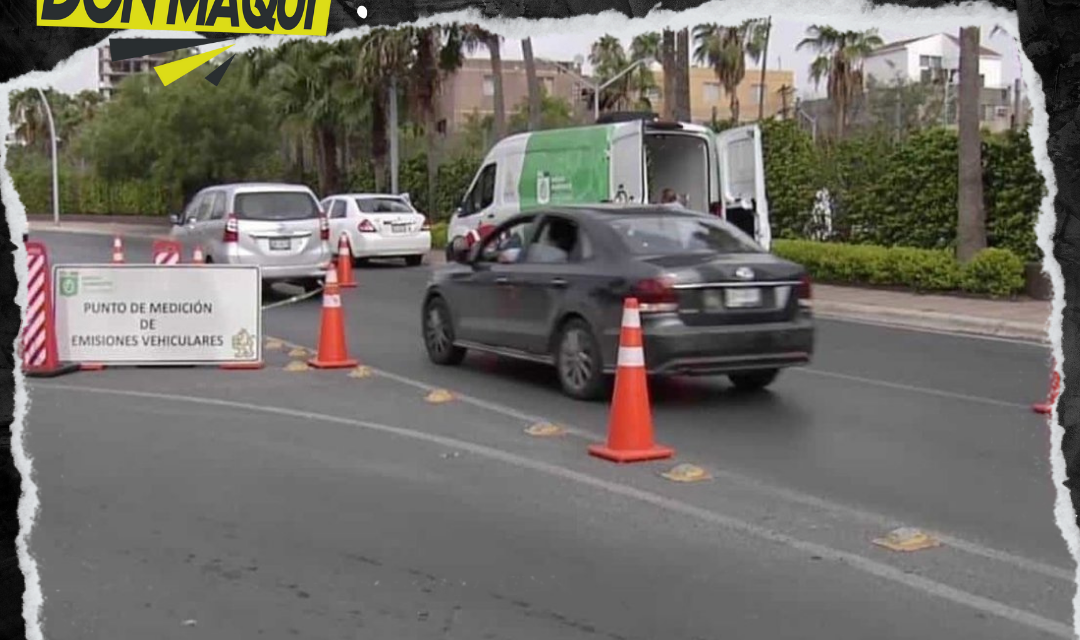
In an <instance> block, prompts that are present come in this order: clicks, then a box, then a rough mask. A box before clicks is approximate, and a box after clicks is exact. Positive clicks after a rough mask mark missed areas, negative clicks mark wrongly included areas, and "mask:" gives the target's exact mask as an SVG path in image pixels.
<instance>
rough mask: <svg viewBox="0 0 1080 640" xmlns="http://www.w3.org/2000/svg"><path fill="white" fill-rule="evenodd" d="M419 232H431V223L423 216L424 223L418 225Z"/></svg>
mask: <svg viewBox="0 0 1080 640" xmlns="http://www.w3.org/2000/svg"><path fill="white" fill-rule="evenodd" d="M420 230H421V231H431V223H430V222H428V219H427V216H424V222H423V223H422V224H421V225H420Z"/></svg>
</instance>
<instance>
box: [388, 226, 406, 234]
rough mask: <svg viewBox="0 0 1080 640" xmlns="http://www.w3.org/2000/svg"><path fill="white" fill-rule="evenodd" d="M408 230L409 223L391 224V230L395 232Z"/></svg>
mask: <svg viewBox="0 0 1080 640" xmlns="http://www.w3.org/2000/svg"><path fill="white" fill-rule="evenodd" d="M408 230H409V225H408V224H391V225H390V231H392V232H394V233H405V232H406V231H408Z"/></svg>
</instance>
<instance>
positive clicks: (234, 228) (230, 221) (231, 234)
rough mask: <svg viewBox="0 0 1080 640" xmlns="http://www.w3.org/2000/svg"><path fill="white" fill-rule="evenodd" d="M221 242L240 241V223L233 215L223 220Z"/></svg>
mask: <svg viewBox="0 0 1080 640" xmlns="http://www.w3.org/2000/svg"><path fill="white" fill-rule="evenodd" d="M221 239H222V241H223V242H227V243H229V242H238V241H239V240H240V221H239V220H237V219H236V214H235V213H230V214H229V217H228V218H226V220H225V235H224V236H222V238H221Z"/></svg>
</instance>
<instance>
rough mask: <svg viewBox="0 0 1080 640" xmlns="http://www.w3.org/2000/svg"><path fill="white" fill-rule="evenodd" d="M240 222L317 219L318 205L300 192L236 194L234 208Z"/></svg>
mask: <svg viewBox="0 0 1080 640" xmlns="http://www.w3.org/2000/svg"><path fill="white" fill-rule="evenodd" d="M234 213H236V217H238V218H240V219H241V220H306V219H309V218H317V217H319V214H320V210H319V203H318V202H316V201H315V199H314V198H312V197H311V196H310V195H308V194H306V193H303V192H300V191H259V192H256V193H238V194H236V204H235V207H234Z"/></svg>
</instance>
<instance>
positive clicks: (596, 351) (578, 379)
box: [555, 320, 604, 400]
mask: <svg viewBox="0 0 1080 640" xmlns="http://www.w3.org/2000/svg"><path fill="white" fill-rule="evenodd" d="M556 348H557V351H556V354H555V366H556V368H557V369H558V375H559V383H560V384H561V385H562V388H563V391H565V392H566V394H567V395H569V396H571V397H573V398H577V399H580V400H594V399H596V398H597V397H599V396H600V393H601V391H602V390H603V383H604V368H603V363H602V362H601V359H600V348H599V345H597V343H596V339H595V338H594V337H593V334H592V331H591V330H590V329H589V326H588V325H586V324H585V323H584V322H581V321H580V320H571V321H570V322H569V323H567V324H566V326H565V327H563V330H562V332H561V333H560V335H559V341H558V346H557V347H556Z"/></svg>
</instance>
